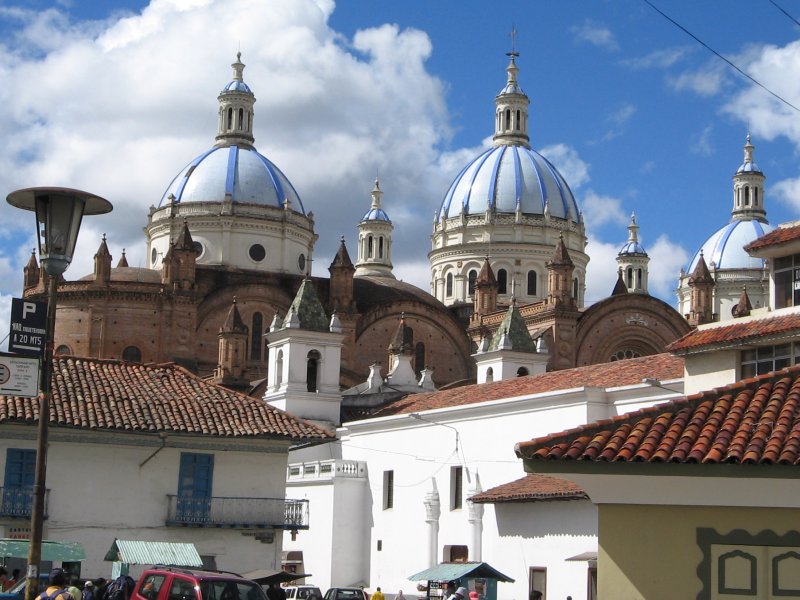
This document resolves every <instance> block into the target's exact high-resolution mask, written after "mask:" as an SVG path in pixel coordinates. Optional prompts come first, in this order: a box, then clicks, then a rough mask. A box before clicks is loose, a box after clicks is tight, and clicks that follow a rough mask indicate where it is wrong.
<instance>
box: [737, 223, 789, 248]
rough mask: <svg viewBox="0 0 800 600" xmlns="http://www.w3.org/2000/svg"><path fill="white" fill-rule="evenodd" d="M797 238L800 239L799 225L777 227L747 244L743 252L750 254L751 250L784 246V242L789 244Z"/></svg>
mask: <svg viewBox="0 0 800 600" xmlns="http://www.w3.org/2000/svg"><path fill="white" fill-rule="evenodd" d="M798 238H800V224H796V225H788V226H779V227H777V228H776V229H773V230H772V231H770V232H769V233H766V234H764V235H762V236H761V237H760V238H757V239H755V240H753V241H752V242H750V243H749V244H747V245H746V246H745V247H744V250H745V252H751V251H752V250H760V249H762V248H768V247H769V246H777V245H779V244H785V243H786V242H791V241H792V240H796V239H798Z"/></svg>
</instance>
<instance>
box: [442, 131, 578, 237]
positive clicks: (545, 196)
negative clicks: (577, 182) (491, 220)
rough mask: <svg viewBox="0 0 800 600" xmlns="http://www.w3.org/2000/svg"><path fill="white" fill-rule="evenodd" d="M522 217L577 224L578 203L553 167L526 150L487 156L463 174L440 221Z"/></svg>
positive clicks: (505, 150)
mask: <svg viewBox="0 0 800 600" xmlns="http://www.w3.org/2000/svg"><path fill="white" fill-rule="evenodd" d="M487 210H492V211H495V212H500V213H514V212H517V211H519V212H522V213H523V214H534V215H544V214H545V211H546V210H547V211H548V212H549V213H550V216H552V217H558V218H560V219H569V220H571V221H574V222H576V223H577V222H578V220H579V213H580V211H579V210H578V203H577V202H575V197H574V196H573V195H572V191H571V190H570V189H569V185H568V184H567V182H566V181H565V180H564V178H563V177H562V176H561V173H559V172H558V171H557V170H556V168H555V167H554V166H553V164H552V163H551V162H550V161H549V160H547V159H546V158H545V157H544V156H542V155H541V154H539V153H538V152H536V151H535V150H531V149H530V148H528V147H527V146H508V145H501V146H496V147H494V148H491V149H490V150H487V151H486V152H484V153H483V154H481V155H480V156H478V157H477V158H476V159H475V160H473V161H472V162H470V163H469V164H468V165H467V166H466V167H464V169H463V170H462V171H461V173H459V174H458V177H456V179H455V181H454V182H453V184H452V185H451V186H450V189H449V190H448V191H447V194H446V195H445V197H444V201H443V202H442V207H441V210H440V214H439V218H448V217H457V216H458V215H459V214H461V213H462V212H463V213H464V214H465V215H476V214H484V213H486V211H487Z"/></svg>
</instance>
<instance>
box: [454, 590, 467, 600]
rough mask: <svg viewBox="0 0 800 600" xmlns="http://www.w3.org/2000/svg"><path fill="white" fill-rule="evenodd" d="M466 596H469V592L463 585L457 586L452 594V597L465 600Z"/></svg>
mask: <svg viewBox="0 0 800 600" xmlns="http://www.w3.org/2000/svg"><path fill="white" fill-rule="evenodd" d="M468 596H469V592H468V591H467V588H465V587H460V588H458V589H457V590H456V593H455V594H453V597H454V598H457V599H458V600H466V599H467V597H468Z"/></svg>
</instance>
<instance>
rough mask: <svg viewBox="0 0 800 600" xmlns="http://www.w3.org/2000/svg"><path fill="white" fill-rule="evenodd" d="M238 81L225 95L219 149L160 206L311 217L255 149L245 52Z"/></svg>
mask: <svg viewBox="0 0 800 600" xmlns="http://www.w3.org/2000/svg"><path fill="white" fill-rule="evenodd" d="M231 66H232V67H233V78H232V80H231V81H230V83H228V84H227V85H226V86H225V87H224V88H223V90H222V91H221V92H220V94H219V97H218V100H219V103H220V109H219V123H218V130H217V136H216V144H215V145H214V146H213V147H212V148H210V149H209V150H207V151H206V152H203V153H202V154H201V155H200V156H197V157H196V158H195V159H194V160H192V161H191V162H190V163H189V164H187V165H186V166H185V167H184V168H183V169H182V170H181V171H180V173H178V175H177V176H176V177H175V178H174V179H173V180H172V182H170V184H169V186H168V187H167V189H166V190H165V191H164V194H163V195H162V197H161V201H160V203H159V206H165V205H167V204H169V203H170V202H178V203H181V202H222V201H225V202H239V203H250V204H261V205H267V206H274V207H276V208H288V209H290V210H294V211H296V212H300V213H303V214H305V209H304V207H303V203H302V201H301V200H300V196H299V195H298V194H297V191H296V190H295V189H294V186H293V185H292V184H291V182H290V181H289V179H288V178H287V177H286V175H284V174H283V172H282V171H281V170H280V169H279V168H278V167H277V166H275V164H274V163H273V162H271V161H270V160H269V159H268V158H266V157H265V156H263V155H262V154H259V152H258V151H257V150H256V149H255V147H254V146H253V142H254V141H255V140H254V138H253V105H254V104H255V101H256V99H255V96H254V95H253V92H252V91H251V90H250V86H248V85H247V84H246V83H245V82H244V79H243V76H242V73H243V71H244V64H243V63H242V62H241V53H239V54H237V55H236V62H235V63H233V64H232V65H231Z"/></svg>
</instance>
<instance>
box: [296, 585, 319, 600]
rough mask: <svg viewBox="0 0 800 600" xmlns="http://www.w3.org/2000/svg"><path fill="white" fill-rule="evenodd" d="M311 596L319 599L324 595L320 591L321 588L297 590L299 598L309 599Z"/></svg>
mask: <svg viewBox="0 0 800 600" xmlns="http://www.w3.org/2000/svg"><path fill="white" fill-rule="evenodd" d="M309 596H316V597H317V598H319V597H320V596H322V594H321V593H320V591H319V588H313V587H310V588H298V589H297V597H298V598H308V597H309Z"/></svg>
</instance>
